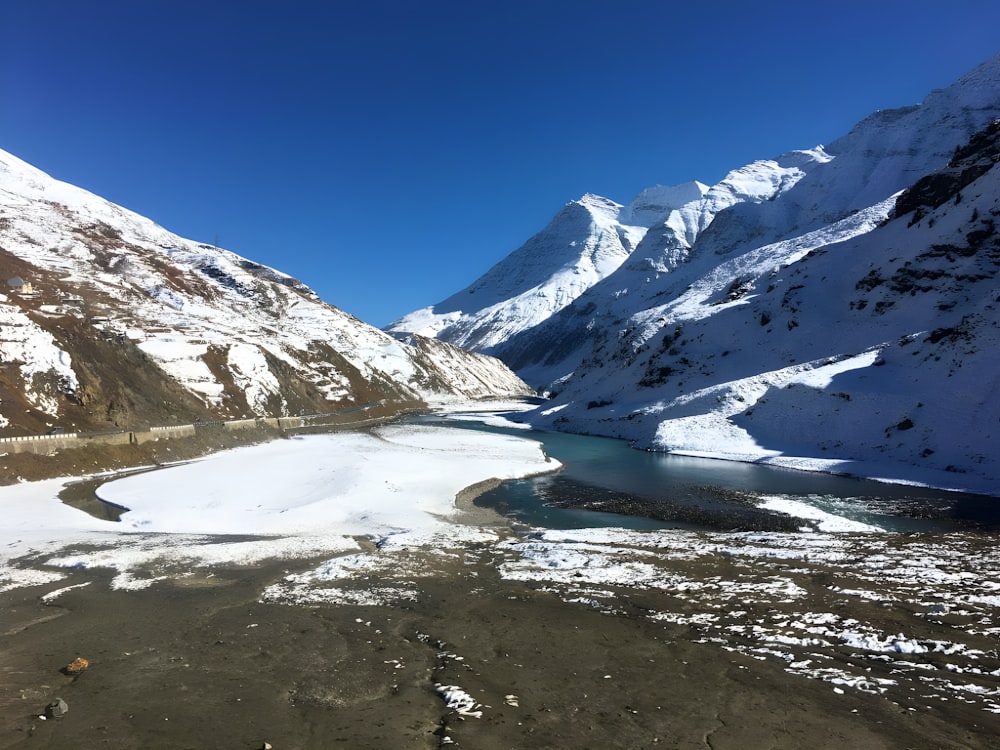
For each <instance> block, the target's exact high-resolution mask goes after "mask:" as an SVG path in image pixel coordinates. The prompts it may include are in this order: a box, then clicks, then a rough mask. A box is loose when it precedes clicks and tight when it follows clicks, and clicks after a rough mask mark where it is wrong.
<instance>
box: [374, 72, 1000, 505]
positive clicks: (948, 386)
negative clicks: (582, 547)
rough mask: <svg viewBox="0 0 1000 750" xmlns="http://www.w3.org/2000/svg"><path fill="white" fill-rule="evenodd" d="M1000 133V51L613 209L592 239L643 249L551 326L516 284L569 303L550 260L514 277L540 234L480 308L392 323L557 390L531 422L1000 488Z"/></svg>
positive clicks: (553, 311) (490, 276) (461, 301)
mask: <svg viewBox="0 0 1000 750" xmlns="http://www.w3.org/2000/svg"><path fill="white" fill-rule="evenodd" d="M997 118H1000V56H998V57H997V58H994V59H992V60H990V61H987V62H986V63H984V64H983V65H981V66H980V67H978V68H977V69H976V70H974V71H972V72H971V73H969V74H968V75H966V76H965V77H963V78H962V79H961V80H959V81H958V82H956V83H955V84H953V85H952V86H950V87H948V88H947V89H943V90H937V91H934V92H932V93H931V94H929V95H928V96H927V97H926V99H925V100H924V101H923V102H922V103H921V104H919V105H916V106H912V107H907V108H903V109H898V110H887V111H880V112H876V113H874V114H873V115H871V116H870V117H868V118H866V119H865V120H863V121H862V122H860V123H858V125H857V126H856V127H855V128H854V129H853V130H851V132H850V133H848V134H847V135H845V136H844V137H842V138H840V139H838V140H836V141H834V142H833V143H831V144H829V145H828V146H825V147H816V148H813V149H810V150H806V151H792V152H789V153H787V154H785V155H782V156H780V157H778V158H775V159H772V160H763V161H758V162H754V163H753V164H749V165H747V166H745V167H741V168H739V169H736V170H733V171H732V172H730V173H729V174H728V175H727V176H726V178H725V179H724V180H722V182H720V183H719V184H718V185H715V186H712V187H711V188H707V189H706V188H704V187H703V186H702V187H699V188H698V190H697V195H687V196H685V197H687V198H689V200H687V201H686V202H681V201H675V202H674V204H672V205H667V204H668V202H667V201H657V200H656V199H655V198H653V199H651V198H650V196H655V195H657V194H658V193H661V192H665V193H668V194H669V193H670V191H669V190H665V189H663V188H654V189H652V190H651V191H645V192H644V193H641V194H640V195H639V197H638V198H636V199H635V200H634V201H633V202H632V203H631V204H630V205H629V206H624V207H618V206H617V204H610V203H607V202H605V203H607V205H614V206H616V208H615V209H614V213H613V215H611V213H610V212H609V214H608V219H607V222H606V224H605V226H604V227H602V229H601V236H610V235H612V234H618V235H621V234H623V233H625V232H626V229H625V228H626V227H630V228H631V229H629V230H628V231H629V232H631V233H630V234H628V236H629V237H630V238H632V243H631V245H632V249H631V250H630V251H629V248H628V247H627V246H625V245H624V244H623V249H624V250H625V251H626V257H624V258H621V261H620V262H619V264H618V266H617V267H616V268H615V269H613V270H612V271H610V272H608V273H606V274H605V275H604V276H603V277H602V278H600V279H597V280H594V281H593V282H592V283H590V284H589V285H588V286H587V288H586V289H585V290H582V291H580V292H578V293H576V294H575V295H573V299H572V301H570V302H568V303H564V304H560V305H555V304H551V303H549V308H548V309H549V310H550V312H549V313H548V314H547V315H538V314H537V313H536V311H537V310H538V309H541V308H542V307H543V302H542V301H541V300H538V301H536V305H535V308H533V310H532V315H531V316H527V315H520V314H519V313H520V311H521V310H522V309H523V307H524V304H523V301H524V298H523V294H521V292H522V290H525V289H530V290H533V292H534V294H535V295H536V296H537V297H539V298H541V297H545V296H546V295H548V297H550V298H551V297H552V290H553V289H555V288H556V287H555V286H554V285H553V283H552V282H553V279H555V278H556V274H554V273H552V271H551V266H548V267H547V266H546V263H545V261H544V260H543V259H538V258H534V259H532V261H531V264H530V268H529V265H528V264H527V263H523V259H524V257H525V256H526V255H528V254H530V252H531V249H530V248H531V247H532V243H534V242H535V240H532V241H531V242H529V243H528V244H527V245H525V246H524V247H523V248H521V249H520V250H518V251H516V252H515V253H514V254H512V255H511V256H510V257H509V258H508V259H507V260H505V261H503V262H501V263H500V264H498V265H497V266H496V267H495V268H494V269H492V270H491V271H490V272H489V273H487V274H486V275H485V276H484V277H483V278H482V279H480V280H479V281H478V282H476V283H475V284H473V285H472V286H471V287H469V290H475V294H471V293H469V290H466V292H464V293H463V292H460V293H459V294H457V295H455V296H453V297H451V298H450V299H449V300H448V301H447V302H446V303H442V305H436V306H434V307H433V308H428V309H427V310H424V311H421V312H420V313H414V314H412V315H410V316H407V317H406V318H404V319H402V320H401V321H400V322H399V323H397V324H396V325H395V326H394V327H395V328H396V329H397V330H404V329H406V328H408V327H412V328H415V329H417V330H421V331H424V332H428V333H433V334H435V335H437V336H439V337H441V338H444V339H445V340H459V341H463V342H464V343H470V344H472V345H474V346H477V348H479V349H480V350H482V351H488V352H490V353H493V354H496V355H498V356H500V357H501V358H502V359H504V360H505V361H506V362H507V363H508V364H510V365H511V366H512V367H513V368H514V369H515V370H516V371H517V372H518V373H519V374H520V375H521V376H522V377H524V378H525V379H526V380H527V381H528V382H529V383H531V384H532V385H534V386H536V387H539V388H543V389H545V390H547V391H548V392H549V394H550V396H551V400H550V402H549V403H547V404H545V405H543V406H542V407H539V409H538V410H537V411H536V412H534V414H533V415H531V416H530V417H529V418H530V419H531V421H532V422H533V423H534V424H536V425H538V426H543V427H555V428H558V429H563V430H568V431H579V432H588V433H597V434H604V435H613V436H618V437H625V438H629V439H631V440H633V441H635V442H636V443H637V444H638V445H640V446H642V447H647V448H653V449H658V450H668V451H676V452H683V453H691V454H704V455H713V456H719V457H726V458H733V459H738V460H750V461H766V462H771V463H779V464H785V465H791V466H802V467H810V468H822V469H826V470H832V471H843V472H848V473H857V474H865V475H874V476H883V477H886V478H895V479H903V478H911V479H913V478H916V479H921V480H923V481H928V482H932V483H934V484H937V485H941V486H954V487H966V488H972V489H977V490H986V491H996V492H1000V454H998V453H997V452H996V451H993V450H992V448H991V446H992V444H993V440H994V439H995V438H997V437H1000V404H998V402H997V400H996V398H995V393H996V392H997V386H998V382H997V381H998V375H997V373H998V367H997V365H998V364H1000V338H998V337H1000V313H998V311H997V306H998V305H1000V297H998V292H997V283H996V273H997V264H998V262H1000V238H998V235H997V234H996V230H995V221H996V220H997V217H1000V167H997V166H996V161H997V159H998V154H1000V149H998V148H997V138H996V128H995V127H991V123H992V122H993V121H994V120H996V119H997ZM977 133H979V135H978V136H977V135H976V134H977ZM911 186H912V189H911V190H909V191H908V192H906V193H904V194H903V196H902V197H901V198H898V201H897V197H898V196H899V193H900V191H902V190H903V189H904V188H907V187H911ZM928 196H931V197H928ZM586 200H587V201H588V203H590V204H596V203H598V202H599V201H600V199H598V198H594V197H588V198H587V199H586ZM650 206H652V207H651V208H650ZM562 216H563V214H560V215H559V216H557V217H556V219H554V220H553V223H552V225H550V227H549V229H547V230H546V232H543V233H542V234H543V235H546V234H547V235H548V236H550V237H552V238H553V243H552V244H551V245H549V246H541V245H536V246H535V248H534V249H535V251H537V252H541V251H547V252H549V253H550V254H552V255H555V254H556V253H555V250H557V249H559V250H562V251H563V252H566V251H565V247H562V246H559V245H558V244H557V242H556V240H558V241H561V242H562V244H563V245H567V244H570V243H572V242H576V243H577V244H578V245H579V244H580V243H581V242H586V241H587V239H588V238H592V237H594V236H596V235H597V232H596V230H595V229H594V228H593V227H594V226H595V225H596V222H594V223H592V225H591V226H590V227H587V228H583V227H578V228H577V229H578V232H577V234H571V233H570V232H569V231H567V233H566V234H565V235H561V236H560V235H559V234H558V233H556V232H553V231H551V230H552V229H553V227H554V226H556V225H559V226H564V225H566V222H565V220H564V219H562V218H561V217H562ZM637 217H639V218H638V219H637ZM654 217H655V218H654ZM584 235H586V236H584ZM539 236H542V235H539ZM635 238H638V241H636V239H635ZM536 239H537V238H536ZM518 259H520V260H518ZM516 260H518V262H515V261H516ZM560 263H561V264H562V261H560ZM522 267H525V268H529V270H530V273H528V274H527V275H526V276H525V277H524V278H521V277H518V283H517V284H516V285H514V284H511V283H508V280H509V279H512V278H514V277H515V275H516V274H517V273H518V272H519V268H522ZM559 268H560V269H561V273H562V275H563V276H564V277H571V275H572V268H566V267H565V266H564V265H559ZM532 274H534V275H532ZM508 289H513V290H517V292H518V294H507V295H506V301H505V294H506V291H507V290H508ZM463 294H464V295H465V297H464V298H463ZM480 298H485V299H487V300H488V301H489V305H488V306H479V305H478V302H471V304H470V302H469V301H470V300H478V299H480ZM463 305H464V307H463ZM505 316H506V317H505ZM442 321H445V322H444V324H442ZM414 324H420V325H419V326H418V325H414ZM470 329H475V330H476V336H475V338H473V339H468V338H463V336H464V333H465V331H466V330H470Z"/></svg>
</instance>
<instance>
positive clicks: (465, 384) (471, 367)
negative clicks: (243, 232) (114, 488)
mask: <svg viewBox="0 0 1000 750" xmlns="http://www.w3.org/2000/svg"><path fill="white" fill-rule="evenodd" d="M528 392H530V389H528V388H527V386H525V384H524V383H523V382H522V381H521V380H520V379H518V378H517V377H516V376H515V375H514V374H513V373H512V372H511V371H510V370H509V369H508V368H506V367H505V366H504V365H503V364H501V363H500V362H499V361H497V360H495V359H492V358H490V357H484V356H480V355H473V354H470V353H467V352H463V351H461V350H459V349H456V348H455V347H452V346H449V345H447V344H443V343H441V342H436V341H434V342H432V341H422V340H420V339H419V338H411V339H409V340H408V342H404V341H399V340H397V339H395V338H393V337H392V336H390V335H388V334H386V333H383V332H382V331H379V330H377V329H375V328H373V327H371V326H368V325H366V324H365V323H363V322H361V321H360V320H357V319H356V318H354V317H352V316H350V315H348V314H347V313H345V312H343V311H341V310H339V309H337V308H336V307H333V306H331V305H329V304H326V303H325V302H323V301H322V300H320V299H319V298H318V297H317V296H316V295H315V294H314V293H313V292H312V291H311V290H310V289H309V288H308V287H307V286H306V285H305V284H302V283H301V282H299V281H297V280H295V279H293V278H291V277H289V276H287V275H285V274H283V273H281V272H280V271H277V270H275V269H273V268H268V267H266V266H262V265H259V264H257V263H254V262H253V261H251V260H248V259H246V258H242V257H240V256H238V255H236V254H234V253H231V252H228V251H226V250H222V249H220V248H216V247H213V246H210V245H206V244H199V243H196V242H192V241H190V240H186V239H183V238H181V237H178V236H176V235H174V234H172V233H170V232H168V231H167V230H165V229H163V228H162V227H159V226H157V225H156V224H154V223H153V222H152V221H149V220H148V219H145V218H143V217H141V216H139V215H137V214H135V213H132V212H130V211H127V210H125V209H123V208H121V207H119V206H116V205H114V204H112V203H109V202H108V201H105V200H103V199H101V198H99V197H97V196H95V195H93V194H91V193H88V192H87V191H85V190H81V189H79V188H76V187H74V186H71V185H68V184H66V183H62V182H59V181H57V180H54V179H52V178H51V177H49V176H48V175H46V174H44V173H42V172H40V171H39V170H37V169H35V168H33V167H31V166H30V165H28V164H26V163H24V162H23V161H21V160H19V159H17V158H16V157H13V156H11V155H10V154H7V153H5V152H2V151H0V435H3V436H16V435H22V434H37V433H39V432H44V431H46V430H47V429H49V428H52V427H62V428H64V429H66V430H94V429H102V428H109V427H128V428H137V427H141V426H148V425H160V424H170V423H176V422H190V421H192V420H204V419H223V418H233V417H246V416H254V415H260V416H265V415H267V416H280V415H286V414H300V413H318V412H329V411H333V410H336V409H339V408H344V407H349V406H352V405H359V404H365V403H368V402H372V401H377V400H388V401H392V402H399V403H404V402H406V403H423V402H427V401H428V400H441V399H455V398H463V399H465V398H489V397H497V396H509V395H521V394H525V393H528Z"/></svg>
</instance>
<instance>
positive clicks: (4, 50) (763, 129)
mask: <svg viewBox="0 0 1000 750" xmlns="http://www.w3.org/2000/svg"><path fill="white" fill-rule="evenodd" d="M998 29H1000V3H997V2H995V0H977V1H976V2H970V1H968V0H951V2H949V3H942V2H940V0H936V1H935V2H928V1H926V0H908V1H906V2H902V1H899V0H875V1H873V0H863V1H862V0H850V1H847V2H828V3H808V2H802V0H796V1H795V2H767V0H760V1H758V2H737V1H736V0H730V1H728V2H727V1H725V0H717V1H716V2H694V1H692V2H686V3H681V2H672V1H669V0H617V2H609V1H608V0H602V1H601V2H596V1H592V0H565V1H562V0H560V1H558V2H557V1H554V0H549V1H546V0H532V1H528V2H524V1H522V0H507V1H505V2H496V3H487V2H481V1H480V0H446V1H442V2H435V0H393V1H392V2H389V1H387V0H351V1H350V2H347V1H344V0H325V1H324V0H298V1H296V0H287V1H279V0H267V1H266V2H264V1H261V0H197V2H195V1H192V0H92V1H90V2H83V0H62V1H61V2H55V1H54V0H31V2H27V1H25V2H19V1H15V0H9V1H8V2H4V3H3V5H2V7H0V148H2V149H4V150H7V151H9V152H11V153H13V154H14V155H16V156H19V157H20V158H22V159H24V160H26V161H28V162H30V163H32V164H34V165H35V166H37V167H39V168H41V169H43V170H45V171H46V172H49V173H50V174H52V175H53V176H55V177H57V178H59V179H63V180H66V181H68V182H72V183H74V184H76V185H79V186H81V187H84V188H87V189H88V190H91V191H93V192H95V193H97V194H99V195H102V196H104V197H106V198H108V199H110V200H112V201H114V202H116V203H119V204H122V205H124V206H126V207H127V208H130V209H132V210H135V211H138V212H139V213H142V214H144V215H146V216H149V217H150V218H152V219H154V220H155V221H157V222H159V223H160V224H162V225H163V226H165V227H166V228H168V229H170V230H171V231H174V232H176V233H178V234H180V235H182V236H185V237H189V238H191V239H195V240H199V241H205V242H213V241H215V240H216V238H218V243H219V244H220V246H222V247H226V248H228V249H230V250H233V251H235V252H237V253H240V254H241V255H244V256H247V257H249V258H251V259H253V260H256V261H258V262H262V263H267V264H269V265H273V266H275V267H277V268H279V269H281V270H283V271H285V272H287V273H290V274H292V275H293V276H296V277H297V278H299V279H301V280H302V281H304V282H305V283H307V284H309V285H310V286H312V287H313V288H314V289H315V290H316V291H317V292H318V293H319V294H320V295H321V296H322V297H323V298H324V299H325V300H327V301H328V302H331V303H333V304H335V305H337V306H339V307H341V308H343V309H344V310H346V311H348V312H350V313H353V314H354V315H357V316H358V317H360V318H362V319H364V320H366V321H368V322H370V323H372V324H375V325H385V324H387V323H389V322H390V321H392V320H393V319H395V318H396V317H398V316H400V315H402V314H404V313H406V312H409V311H411V310H413V309H415V308H418V307H423V306H425V305H429V304H432V303H434V302H437V301H439V300H441V299H443V298H444V297H446V296H448V295H450V294H451V293H453V292H455V291H458V290H459V289H461V288H462V287H464V286H466V285H467V284H469V283H470V282H472V281H473V280H474V279H475V278H476V277H478V276H479V275H480V274H481V273H483V272H485V271H486V270H487V269H488V268H489V267H490V266H491V265H493V264H494V263H495V262H497V261H498V260H500V259H501V258H503V257H504V256H505V255H507V254H508V253H509V252H511V251H512V250H514V249H515V248H517V247H518V246H519V245H520V244H521V243H522V242H524V241H525V240H526V239H528V237H530V236H531V235H532V234H534V233H535V232H537V231H538V230H540V229H541V228H542V227H544V225H545V224H546V223H547V222H548V220H549V219H550V218H551V217H552V215H553V214H555V213H556V211H558V210H559V209H560V208H561V206H562V205H563V204H564V203H565V202H566V201H569V200H572V199H574V198H578V197H580V196H581V195H582V194H583V193H585V192H593V193H597V194H599V195H604V196H606V197H609V198H612V199H614V200H617V201H619V202H622V203H624V202H628V201H629V200H630V199H631V198H632V197H633V196H634V195H635V194H636V193H638V192H639V191H640V190H642V189H643V188H645V187H649V186H651V185H655V184H658V183H659V184H673V183H678V182H683V181H686V180H690V179H698V180H701V181H702V182H706V183H712V182H715V181H717V180H719V179H720V178H721V177H722V176H723V175H724V174H725V172H727V171H728V170H729V169H732V168H735V167H737V166H740V165H742V164H745V163H747V162H749V161H752V160H754V159H759V158H768V157H772V156H776V155H778V154H779V153H782V152H784V151H788V150H791V149H795V148H809V147H812V146H814V145H816V144H818V143H829V142H830V141H832V140H834V139H835V138H836V137H838V136H840V135H842V134H843V133H845V132H846V131H847V130H848V129H849V128H850V127H851V126H852V125H853V124H854V123H855V122H856V121H857V120H859V119H861V118H862V117H864V116H865V115H867V114H868V113H870V112H871V111H872V110H875V109H879V108H887V107H896V106H901V105H906V104H913V103H916V102H918V101H920V100H921V99H922V98H923V97H924V95H925V94H926V93H927V92H928V91H930V90H931V89H932V88H940V87H943V86H947V85H948V84H950V83H951V82H952V81H954V80H955V79H957V78H958V77H960V76H961V75H962V74H963V73H965V72H966V71H967V70H969V69H971V68H973V67H975V65H977V64H978V63H980V62H982V61H984V60H986V59H987V58H989V57H992V56H993V55H995V54H997V53H998V52H1000V34H998V32H997V30H998Z"/></svg>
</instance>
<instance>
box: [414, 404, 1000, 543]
mask: <svg viewBox="0 0 1000 750" xmlns="http://www.w3.org/2000/svg"><path fill="white" fill-rule="evenodd" d="M422 420H426V421H433V422H435V423H436V422H439V421H441V418H434V417H424V418H422ZM444 422H445V423H446V424H450V425H452V426H456V427H459V428H467V429H479V430H488V431H496V432H503V433H507V434H515V435H520V436H523V437H530V438H532V439H536V440H539V441H540V442H542V443H543V444H544V446H545V452H546V454H548V455H549V456H552V457H553V458H556V459H558V460H559V461H560V462H561V463H562V464H563V467H564V468H563V469H562V471H560V472H559V473H557V474H554V475H547V476H541V477H535V478H532V479H523V480H512V481H507V482H504V483H503V484H501V485H500V486H499V487H498V488H496V489H495V490H491V491H490V492H488V493H486V494H484V495H483V496H482V497H481V498H480V499H479V500H478V501H477V504H479V505H483V506H485V507H490V508H494V509H496V510H498V511H500V512H501V513H503V514H505V515H507V516H510V517H511V518H514V519H516V520H520V521H523V522H524V523H526V524H530V525H532V526H541V527H546V528H558V529H572V528H583V527H592V526H615V527H626V528H633V529H648V528H686V529H694V530H701V529H704V530H719V529H733V530H754V529H761V530H782V529H785V530H792V529H795V528H800V527H802V525H803V524H802V522H801V520H800V519H791V518H790V517H789V516H788V515H786V514H784V513H777V512H774V511H771V510H768V509H766V508H761V507H760V506H761V504H762V503H764V502H765V500H770V501H771V503H773V504H775V505H778V506H782V507H786V508H787V507H790V508H792V509H793V510H794V509H796V508H797V509H798V510H799V511H802V512H803V513H804V514H805V515H815V516H816V517H818V518H821V519H822V518H824V517H826V518H827V520H826V525H825V526H823V527H821V528H827V529H829V528H832V527H835V526H836V525H837V519H841V520H842V522H843V523H842V528H843V529H845V530H852V529H855V530H862V529H863V528H864V527H872V530H885V531H901V532H918V531H920V532H926V531H959V530H997V529H1000V498H995V497H989V496H983V495H972V494H965V493H958V492H948V491H942V490H936V489H929V488H925V487H914V486H909V485H900V484H887V483H883V482H876V481H872V480H866V479H857V478H852V477H844V476H836V475H831V474H824V473H819V472H808V471H796V470H792V469H782V468H777V467H772V466H765V465H760V464H750V463H739V462H734V461H720V460H714V459H706V458H694V457H688V456H676V455H669V454H663V453H653V452H648V451H639V450H635V449H633V448H631V447H629V445H628V443H627V442H625V441H622V440H615V439H611V438H602V437H593V436H587V435H572V434H567V433H558V432H540V431H535V430H525V429H517V428H506V427H502V426H495V425H492V424H483V423H481V422H475V421H464V420H462V421H459V420H450V419H446V420H444ZM595 508H599V509H600V511H598V510H595ZM609 510H610V511H616V512H601V511H609ZM797 515H798V514H797Z"/></svg>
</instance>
